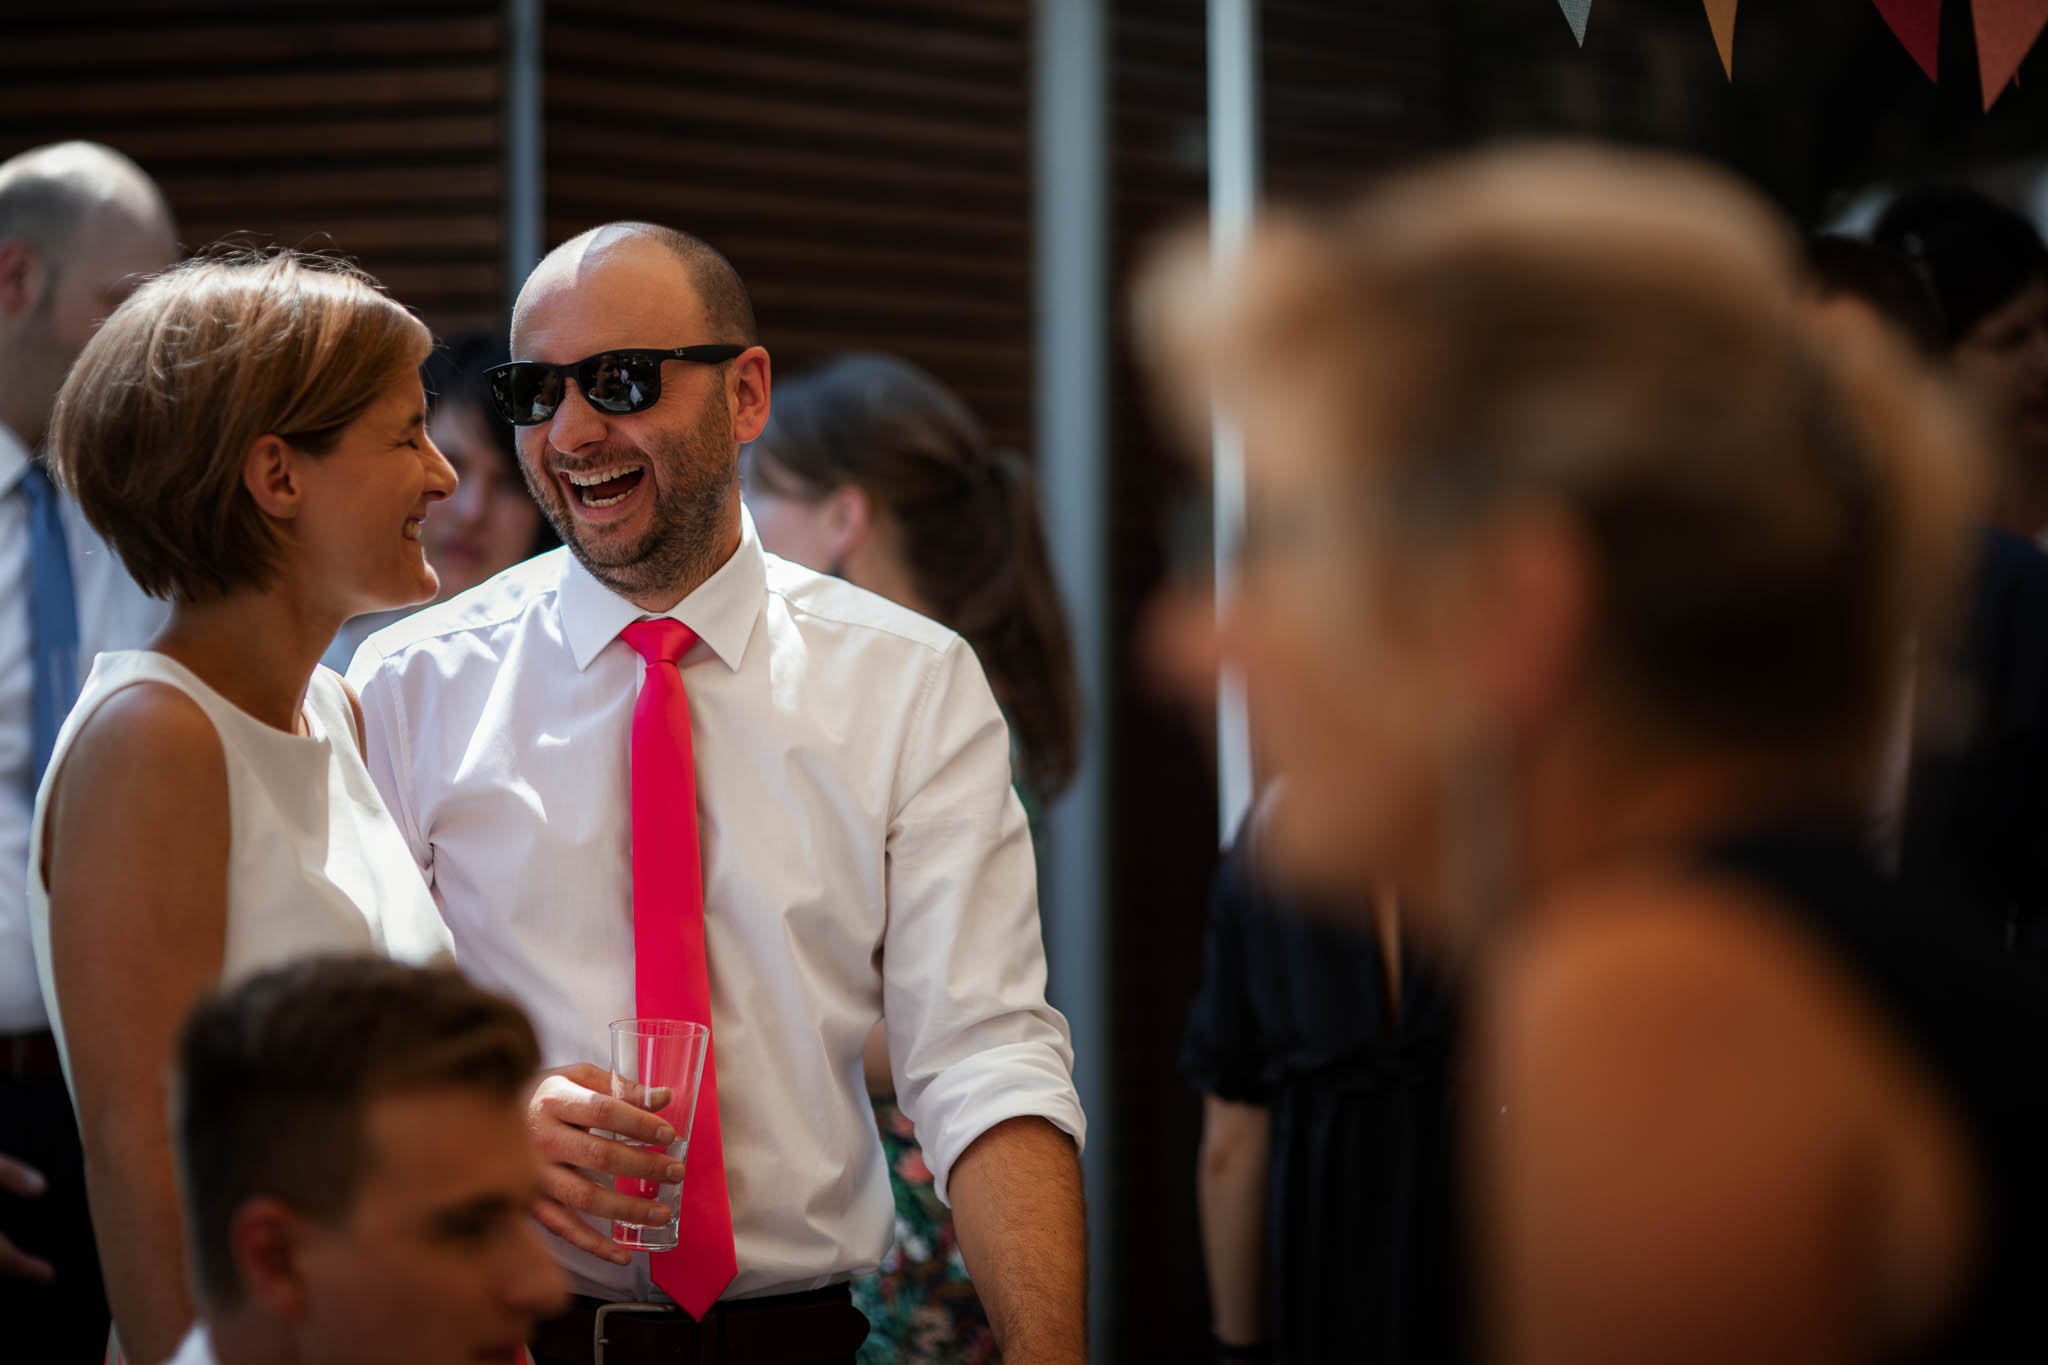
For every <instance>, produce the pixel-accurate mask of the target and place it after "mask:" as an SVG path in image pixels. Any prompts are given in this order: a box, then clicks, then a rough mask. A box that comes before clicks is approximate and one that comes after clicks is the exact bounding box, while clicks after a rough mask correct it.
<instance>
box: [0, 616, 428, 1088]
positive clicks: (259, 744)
mask: <svg viewBox="0 0 2048 1365" xmlns="http://www.w3.org/2000/svg"><path fill="white" fill-rule="evenodd" d="M141 682H158V683H167V684H169V685H170V686H172V687H175V688H177V689H178V690H179V691H180V692H183V693H184V694H185V695H186V696H188V697H190V698H191V699H192V700H193V701H194V702H196V703H198V705H199V708H200V709H201V710H203V711H204V712H206V714H207V718H208V719H210V720H211V721H212V722H213V728H214V730H215V732H216V733H218V734H219V736H220V745H221V751H222V756H223V757H224V758H225V759H226V761H227V775H228V816H229V829H230V835H229V842H228V876H227V886H228V905H227V912H228V922H227V949H226V954H225V956H224V958H223V959H222V962H221V981H222V982H223V983H224V984H228V983H233V982H235V981H238V980H240V979H242V978H243V977H246V976H249V975H251V974H253V973H255V972H259V971H261V970H263V969H264V968H266V967H272V966H277V965H279V964H281V963H284V962H288V961H290V960H291V959H293V958H297V957H304V956H306V955H308V954H311V953H321V952H342V953H346V952H363V953H372V952H374V953H383V954H385V955H387V956H389V957H394V958H397V959H399V960H400V961H404V962H422V963H423V962H433V961H442V962H450V961H453V960H454V945H453V942H452V940H451V939H450V938H449V936H448V930H447V928H446V926H444V925H443V924H442V923H441V915H440V911H439V910H438V909H437V908H436V907H435V905H434V898H433V896H432V894H431V893H430V892H429V891H428V890H427V885H426V882H425V881H424V880H423V879H422V878H421V876H420V872H419V867H418V865H417V864H415V863H414V862H413V859H412V853H411V851H410V850H408V849H407V847H406V844H405V836H404V835H402V834H400V833H399V831H398V827H397V826H396V825H394V824H393V823H392V822H391V816H390V813H389V812H387V811H386V810H385V809H384V802H383V800H382V798H380V797H379V796H378V795H377V788H376V786H375V785H374V784H373V783H372V782H371V781H370V773H369V770H368V769H367V768H365V767H364V766H363V756H362V751H361V750H360V749H359V748H358V747H357V743H356V738H355V713H354V710H353V708H351V707H350V705H349V700H348V692H347V689H346V686H345V685H344V684H343V683H342V681H341V678H340V677H339V676H338V675H336V674H334V673H332V672H330V671H328V670H327V669H325V668H318V669H315V670H314V673H313V680H312V683H311V684H310V685H309V686H308V688H307V689H306V706H305V713H304V714H305V719H306V729H307V732H308V733H307V734H306V735H293V734H287V733H285V732H284V731H282V730H279V729H277V728H276V727H275V726H271V725H266V724H264V723H263V722H262V721H260V720H257V719H256V718H255V717H254V716H252V715H250V714H249V713H248V712H246V711H244V710H242V709H241V708H240V707H237V706H236V705H235V704H234V703H233V702H231V701H229V700H227V699H226V698H225V697H223V696H221V695H220V694H219V693H218V692H216V691H214V690H213V689H212V688H210V687H208V686H207V685H206V684H205V683H203V682H201V681H200V680H199V678H198V677H197V675H195V674H194V673H192V671H191V670H189V669H187V668H186V667H185V666H184V665H182V664H180V663H178V662H176V661H175V660H173V659H171V658H168V657H167V656H165V655H162V654H158V653H155V652H154V651H151V650H127V651H122V652H110V653H105V654H102V655H100V656H99V658H98V660H97V661H96V662H95V663H94V664H93V670H92V676H91V677H89V678H87V679H86V682H85V687H84V690H83V691H82V692H81V693H80V694H79V698H78V704H77V705H76V706H74V707H73V708H72V710H71V714H70V716H69V718H68V719H66V720H65V722H64V728H63V729H62V730H61V731H59V732H58V735H57V745H56V748H55V750H54V751H53V752H52V753H51V755H50V766H49V768H48V771H49V772H51V773H54V772H57V771H58V769H59V767H60V765H62V763H63V761H64V756H65V754H66V753H67V752H68V751H69V750H70V748H71V742H72V740H73V739H74V738H75V737H76V736H77V734H78V730H79V727H80V726H82V725H84V724H85V722H86V720H87V719H88V718H90V717H91V716H92V714H93V713H94V712H96V711H97V710H99V708H100V707H101V706H102V705H103V704H105V702H106V700H107V698H109V697H111V696H113V695H114V694H115V693H116V692H119V691H120V690H121V689H122V688H125V687H132V686H134V685H135V684H136V683H141ZM49 795H50V784H49V782H48V781H47V779H46V780H45V781H44V783H43V787H42V790H40V791H38V792H37V793H36V812H35V824H34V826H33V829H32V833H31V842H30V844H29V847H30V848H31V849H35V850H40V849H41V848H42V846H43V820H44V817H45V815H46V812H47V807H48V804H49ZM42 861H43V860H42V858H41V856H40V855H38V856H33V857H31V858H30V859H29V875H28V896H29V927H30V931H31V933H32V935H33V937H34V941H35V953H36V976H37V977H38V978H39V979H40V981H41V983H42V987H43V1003H44V1004H45V1005H46V1006H47V1007H48V1008H49V1012H50V1028H51V1030H52V1031H53V1032H54V1033H55V1034H56V1036H57V1046H58V1049H59V1052H60V1055H61V1056H62V1058H63V1062H64V1071H65V1079H66V1081H67V1082H68V1081H69V1079H70V1072H71V1053H70V1049H69V1047H68V1046H67V1045H66V1043H65V1035H64V1012H63V1011H62V1010H61V1009H59V1008H58V1004H59V1002H58V999H57V985H56V978H55V975H54V974H53V973H52V972H51V970H50V897H49V892H48V890H47V889H46V888H45V887H44V885H43V874H42Z"/></svg>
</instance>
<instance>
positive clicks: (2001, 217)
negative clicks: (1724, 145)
mask: <svg viewBox="0 0 2048 1365" xmlns="http://www.w3.org/2000/svg"><path fill="white" fill-rule="evenodd" d="M1875 236H1876V238H1877V240H1878V241H1879V242H1881V243H1883V244H1885V245H1886V246H1889V247H1890V248H1892V249H1893V250H1894V251H1897V252H1898V253H1899V254H1900V255H1901V256H1903V257H1904V258H1905V259H1906V260H1908V261H1910V262H1911V263H1912V264H1913V266H1914V267H1915V268H1916V269H1917V270H1919V271H1920V273H1921V275H1922V277H1923V278H1925V279H1926V281H1927V282H1928V284H1929V285H1930V286H1931V287H1932V289H1933V291H1934V293H1935V296H1936V298H1937V299H1938V300H1939V302H1940V305H1941V312H1942V324H1943V330H1942V337H1943V341H1944V343H1945V345H1946V349H1947V355H1948V360H1949V368H1950V371H1951V373H1952V375H1953V377H1954V379H1955V381H1956V384H1957V386H1958V387H1959V388H1960V389H1961V390H1962V396H1963V398H1964V401H1966V402H1967V403H1968V404H1969V405H1970V407H1971V409H1972V411H1973V412H1974V413H1975V414H1976V415H1977V416H1978V417H1979V418H1980V419H1981V420H1982V421H1983V422H1984V424H1985V428H1986V432H1987V435H1988V436H1989V437H1990V438H1991V440H1992V441H1993V442H1994V443H1995V445H1996V448H1997V451H1998V454H1999V456H2000V459H2001V462H2002V463H2004V464H2005V465H2006V466H2007V467H2006V468H2005V469H2003V470H2001V471H1999V472H2000V473H2002V474H2003V475H2005V476H2006V477H2007V478H2008V479H2011V478H2015V477H2016V478H2019V479H2022V480H2025V481H2027V482H2030V483H2033V484H2036V485H2038V484H2040V483H2042V482H2048V245H2044V244H2043V243H2042V240H2041V234H2040V232H2039V231H2038V230H2037V229H2036V228H2035V227H2034V225H2033V224H2032V223H2030V222H2028V221H2027V220H2026V219H2025V218H2024V217H2022V216H2021V215H2019V214H2017V213H2015V212H2013V211H2012V210H2011V209H2009V208H2006V207H2005V206H2004V205H2002V204H1999V203H1996V202H1994V201H1992V200H1990V199H1987V198H1985V197H1984V196H1983V195H1980V194H1977V193H1975V192H1973V191H1971V190H1966V189H1961V188H1955V187H1943V188H1934V189H1925V190H1918V191H1915V192H1913V193H1911V194H1906V195H1902V196H1901V197H1900V198H1899V199H1898V200H1897V202H1895V203H1894V204H1893V205H1892V206H1891V207H1890V208H1889V209H1887V210H1886V211H1885V214H1884V216H1883V217H1882V218H1881V219H1879V221H1878V224H1877V230H1876V233H1875ZM2021 529H2024V530H2026V531H2027V532H2028V533H2030V534H2031V533H2032V532H2034V531H2037V530H2040V529H2042V528H2040V527H2026V528H2021Z"/></svg>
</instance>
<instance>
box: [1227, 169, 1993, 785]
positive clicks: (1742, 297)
mask: <svg viewBox="0 0 2048 1365" xmlns="http://www.w3.org/2000/svg"><path fill="white" fill-rule="evenodd" d="M1248 278H1249V281H1250V290H1249V293H1248V296H1247V307H1248V312H1247V314H1246V316H1245V317H1244V318H1243V324H1244V325H1243V326H1242V327H1240V328H1239V329H1238V330H1237V332H1236V333H1235V334H1234V336H1233V337H1232V338H1231V339H1230V344H1229V347H1228V349H1229V351H1230V354H1231V355H1233V356H1234V357H1235V359H1234V362H1229V364H1230V368H1232V369H1234V371H1235V373H1236V375H1237V376H1238V377H1239V378H1240V379H1241V380H1244V381H1247V382H1248V383H1249V384H1250V386H1251V387H1252V388H1253V389H1256V388H1258V386H1259V384H1260V383H1261V381H1262V380H1267V379H1271V378H1273V377H1275V375H1276V373H1285V372H1287V371H1289V370H1290V369H1291V370H1293V371H1294V372H1295V373H1299V371H1300V370H1301V368H1302V367H1303V366H1304V365H1316V366H1319V367H1322V368H1320V369H1319V370H1318V373H1319V374H1320V375H1322V376H1324V377H1325V382H1324V384H1323V387H1322V389H1321V390H1319V392H1318V394H1317V398H1318V401H1327V402H1328V404H1329V405H1330V409H1331V411H1330V414H1329V416H1330V417H1331V418H1332V419H1333V420H1334V422H1335V426H1334V428H1333V430H1334V431H1335V432H1337V433H1338V439H1339V440H1340V441H1342V442H1343V443H1344V447H1345V450H1346V453H1347V455H1349V456H1351V457H1353V459H1354V466H1355V472H1356V474H1357V476H1358V481H1359V488H1358V494H1359V506H1360V510H1361V515H1362V516H1363V517H1364V518H1365V519H1366V524H1367V525H1368V526H1370V527H1372V528H1375V530H1376V531H1377V532H1378V533H1379V534H1378V535H1377V536H1376V537H1375V539H1377V540H1378V541H1379V542H1380V543H1382V544H1384V545H1385V546H1386V547H1387V550H1386V553H1387V555H1388V557H1389V558H1390V560H1391V561H1392V563H1391V565H1390V567H1389V569H1388V573H1387V581H1388V582H1389V584H1390V586H1391V587H1392V590H1393V591H1394V592H1395V593H1397V594H1398V593H1399V592H1400V591H1401V590H1402V587H1403V585H1404V584H1406V585H1410V586H1412V585H1414V584H1415V583H1417V582H1418V581H1419V579H1418V577H1417V576H1418V575H1421V574H1426V573H1427V572H1428V568H1427V565H1428V562H1429V559H1430V557H1431V555H1432V554H1434V553H1435V552H1437V551H1439V550H1441V549H1443V548H1444V547H1447V546H1456V545H1458V544H1462V543H1464V542H1465V541H1466V540H1469V539H1470V537H1471V535H1472V534H1473V533H1474V532H1475V531H1476V530H1477V529H1478V528H1479V527H1481V526H1483V525H1484V524H1485V522H1486V520H1487V519H1488V518H1489V517H1490V516H1492V515H1493V514H1495V513H1496V512H1498V511H1499V510H1501V509H1503V508H1505V507H1506V506H1508V505H1509V504H1510V503H1512V502H1514V501H1515V500H1516V499H1518V498H1522V497H1530V496H1533V497H1538V498H1544V499H1548V500H1549V501H1551V502H1552V503H1553V504H1556V505H1558V506H1560V507H1562V508H1563V509H1564V510H1565V511H1566V512H1567V514H1568V515H1569V516H1571V518H1572V519H1573V520H1574V521H1575V522H1576V523H1577V525H1578V528H1579V530H1580V532H1581V533H1582V535H1583V540H1584V543H1585V544H1586V545H1587V546H1588V550H1589V555H1590V558H1591V560H1592V562H1593V567H1594V571H1595V574H1596V579H1597V591H1598V594H1599V596H1598V599H1597V602H1596V605H1595V613H1596V619H1595V622H1594V625H1593V639H1592V643H1591V647H1590V666H1591V670H1592V673H1591V677H1592V680H1593V685H1594V686H1595V687H1596V688H1599V689H1601V695H1602V697H1603V699H1605V700H1608V701H1612V702H1614V703H1615V705H1614V706H1613V707H1612V708H1610V711H1609V714H1610V715H1613V716H1616V717H1617V718H1618V719H1620V720H1621V721H1622V722H1623V723H1624V724H1627V725H1629V726H1631V727H1632V728H1631V735H1632V738H1633V739H1637V740H1641V739H1649V740H1653V741H1657V740H1663V741H1670V740H1676V741H1678V742H1681V743H1699V742H1705V743H1709V744H1717V745H1718V744H1732V745H1744V746H1758V747H1763V748H1768V749H1770V750H1771V751H1772V752H1774V753H1778V754H1782V755H1784V756H1786V757H1787V758H1788V759H1794V760H1796V759H1800V758H1809V759H1812V760H1815V764H1816V766H1815V768H1814V771H1815V773H1817V774H1830V775H1832V776H1833V777H1835V778H1837V779H1839V780H1840V781H1841V782H1842V783H1844V784H1845V788H1854V787H1855V786H1856V784H1858V783H1860V782H1862V781H1863V780H1865V779H1864V769H1865V766H1866V765H1867V763H1868V761H1869V759H1870V757H1871V756H1872V753H1873V751H1874V748H1875V741H1876V739H1877V737H1878V736H1879V735H1880V734H1881V733H1882V731H1883V728H1884V724H1885V721H1886V716H1887V708H1888V706H1889V704H1890V701H1891V698H1892V696H1893V695H1894V693H1893V688H1894V685H1895V682H1896V679H1897V678H1898V676H1899V668H1900V666H1901V664H1902V661H1903V659H1904V655H1905V646H1906V642H1907V641H1908V639H1910V638H1911V637H1912V635H1913V633H1914V632H1915V631H1916V630H1918V629H1921V628H1922V627H1923V626H1925V625H1926V624H1928V623H1929V621H1930V620H1931V619H1932V614H1933V613H1934V611H1935V609H1936V608H1937V607H1940V606H1944V605H1946V604H1948V603H1949V602H1950V601H1951V600H1952V588H1953V586H1954V582H1955V578H1954V569H1955V565H1956V561H1957V558H1958V552H1959V550H1960V543H1961V533H1962V531H1963V529H1964V527H1965V526H1966V524H1967V513H1968V510H1969V508H1970V507H1971V503H1972V499H1973V497H1974V491H1975V486H1976V473H1975V461H1974V458H1973V452H1974V448H1973V446H1972V444H1971V442H1970V441H1969V440H1968V439H1967V435H1966V432H1965V429H1964V427H1963V425H1962V423H1960V422H1959V421H1957V420H1956V419H1955V417H1954V415H1953V414H1952V413H1951V412H1950V410H1949V408H1948V406H1947V404H1946V402H1945V401H1944V399H1943V398H1942V397H1941V396H1940V394H1939V393H1938V392H1937V390H1936V387H1935V381H1934V379H1933V377H1932V376H1931V375H1930V374H1928V373H1926V372H1925V371H1924V370H1922V369H1921V367H1919V366H1918V365H1917V364H1916V363H1915V362H1913V361H1912V360H1911V359H1910V358H1909V357H1908V356H1907V355H1906V354H1905V353H1904V351H1903V349H1902V348H1900V347H1898V346H1897V345H1895V344H1894V343H1892V342H1891V340H1890V339H1889V338H1887V337H1884V336H1882V335H1879V334H1878V332H1877V330H1876V329H1870V330H1868V331H1867V332H1849V331H1840V332H1835V333H1830V334H1825V335H1824V334H1823V333H1822V332H1821V331H1820V330H1819V327H1820V326H1821V324H1820V323H1819V322H1818V321H1817V320H1816V319H1815V318H1813V317H1812V316H1811V314H1810V312H1809V310H1806V309H1803V308H1801V307H1800V306H1799V303H1798V290H1797V282H1798V274H1797V254H1796V242H1795V240H1794V238H1793V236H1792V234H1791V232H1790V230H1789V226H1788V225H1787V224H1785V223H1783V222H1782V221H1781V220H1780V219H1779V217H1778V216H1777V214H1776V213H1775V212H1773V211H1772V210H1771V209H1770V208H1768V207H1767V206H1766V205H1765V204H1764V203H1763V202H1762V201H1761V200H1759V199H1758V198H1757V197H1756V196H1755V195H1754V194H1752V193H1751V192H1749V191H1748V190H1746V189H1744V188H1742V187H1740V186H1738V185H1737V184H1736V183H1735V182H1733V181H1732V180H1730V179H1728V178H1726V177H1724V176H1722V175H1720V174H1718V173H1715V172H1711V171H1709V170H1706V169H1704V168H1702V167H1698V166H1694V165H1691V164H1688V163H1685V162H1681V161H1678V160H1676V159H1673V158H1668V157H1662V156H1653V155H1647V154H1635V153H1624V152H1619V151H1612V150H1597V149H1592V148H1587V147H1557V146H1553V147H1524V148H1517V149H1508V150H1496V151H1490V152H1485V153H1481V154H1477V155H1471V156H1467V157H1463V158H1460V159H1456V160H1453V161H1449V162H1446V163H1443V164H1441V165H1438V166H1436V167H1433V168H1430V169H1426V170H1423V171H1419V172H1416V173H1412V174H1409V175H1405V176H1401V177H1398V178H1396V179H1393V180H1391V181H1389V182H1387V183H1386V184H1385V185H1384V186H1383V187H1381V188H1379V189H1378V190H1376V191H1374V192H1372V193H1371V194H1369V195H1367V196H1366V197H1364V198H1363V199H1361V200H1360V201H1359V202H1358V203H1357V204H1356V205H1355V206H1353V207H1352V208H1351V209H1350V210H1349V211H1348V212H1347V213H1346V214H1344V215H1343V216H1342V217H1341V218H1339V219H1337V220H1336V221H1334V222H1331V223H1326V224H1323V225H1321V226H1320V227H1319V228H1316V229H1313V230H1310V229H1305V228H1304V227H1303V226H1302V225H1300V224H1299V223H1297V224H1294V225H1292V226H1291V227H1290V228H1289V229H1287V230H1285V231H1283V232H1281V233H1279V234H1276V236H1275V237H1274V239H1273V240H1272V241H1271V242H1270V244H1269V246H1268V249H1266V250H1265V251H1264V252H1263V253H1262V254H1260V255H1259V256H1257V257H1256V258H1255V260H1254V264H1253V267H1252V270H1251V272H1250V275H1249V277H1248ZM1368 451H1369V452H1370V457H1369V458H1365V456H1366V452H1368ZM1923 653H1924V651H1923Z"/></svg>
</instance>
